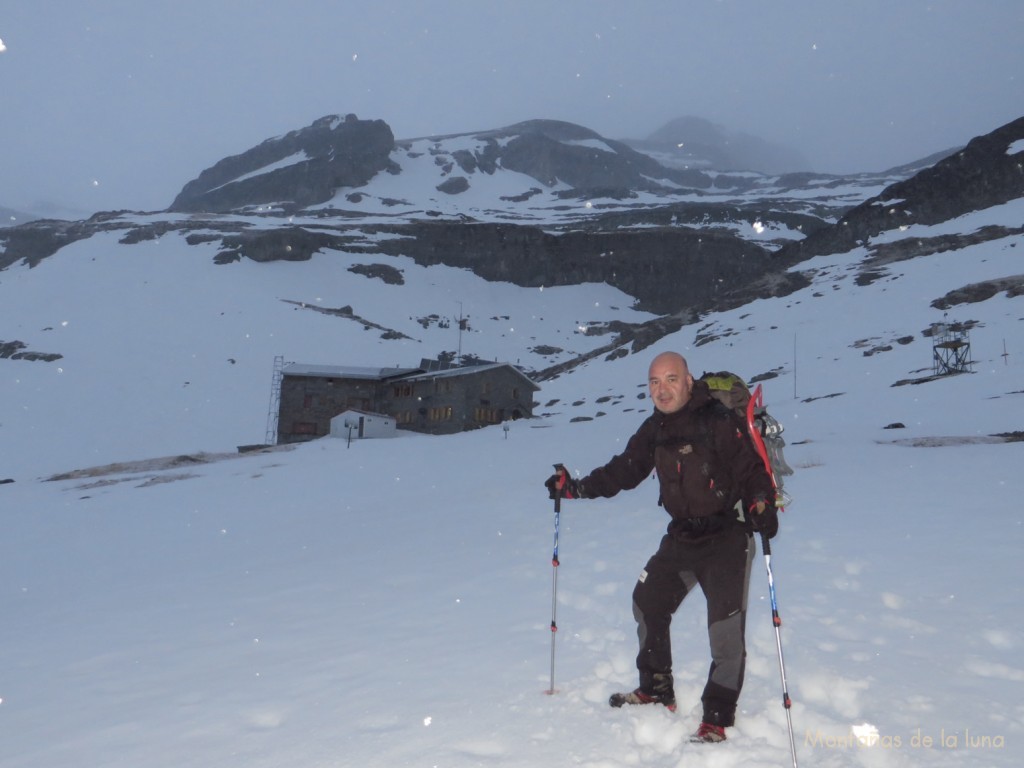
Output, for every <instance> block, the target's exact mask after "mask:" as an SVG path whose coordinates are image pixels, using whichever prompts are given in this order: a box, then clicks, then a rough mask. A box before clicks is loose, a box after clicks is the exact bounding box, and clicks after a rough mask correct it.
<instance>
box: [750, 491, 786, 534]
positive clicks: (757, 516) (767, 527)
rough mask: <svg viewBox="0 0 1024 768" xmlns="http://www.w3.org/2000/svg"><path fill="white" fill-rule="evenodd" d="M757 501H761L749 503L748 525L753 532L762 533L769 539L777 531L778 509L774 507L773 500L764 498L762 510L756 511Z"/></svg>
mask: <svg viewBox="0 0 1024 768" xmlns="http://www.w3.org/2000/svg"><path fill="white" fill-rule="evenodd" d="M759 503H761V502H755V503H754V504H751V505H750V509H749V510H748V511H747V514H748V515H749V516H750V526H751V528H753V529H754V532H755V533H762V534H764V535H765V536H767V537H768V538H769V539H772V538H775V534H777V533H778V532H779V510H777V509H776V508H775V503H774V502H773V501H771V500H770V499H766V500H764V501H763V503H764V511H763V512H758V511H757V507H758V504H759Z"/></svg>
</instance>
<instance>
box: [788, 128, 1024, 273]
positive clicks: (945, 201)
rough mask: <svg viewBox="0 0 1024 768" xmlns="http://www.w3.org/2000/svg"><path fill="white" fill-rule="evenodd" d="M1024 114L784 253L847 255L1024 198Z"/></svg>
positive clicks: (797, 257) (804, 256)
mask: <svg viewBox="0 0 1024 768" xmlns="http://www.w3.org/2000/svg"><path fill="white" fill-rule="evenodd" d="M1022 140H1024V117H1022V118H1018V119H1017V120H1014V121H1013V122H1011V123H1008V124H1006V125H1004V126H1003V127H1001V128H998V129H996V130H995V131H992V133H989V134H986V135H985V136H979V137H977V138H975V139H972V140H971V141H970V142H969V143H968V144H967V146H965V147H964V148H963V149H962V150H960V151H959V152H955V153H953V154H952V155H949V156H948V157H946V158H945V159H943V160H940V161H939V162H938V163H936V164H935V165H933V166H931V167H930V168H926V169H924V170H922V171H921V172H920V173H918V174H916V175H915V176H912V177H911V178H909V179H906V180H905V181H900V182H897V183H896V184H892V185H890V186H889V187H886V189H885V190H884V191H883V192H882V193H881V194H880V195H877V196H875V197H872V198H870V199H868V200H865V201H864V202H863V203H861V204H860V205H858V206H856V207H855V208H852V209H851V210H850V211H848V212H847V213H846V215H845V216H843V217H842V218H841V219H840V220H839V221H838V222H837V223H836V224H835V225H834V226H832V227H828V228H825V229H822V230H819V231H817V232H815V233H813V234H811V235H809V236H808V237H807V238H806V239H804V240H802V241H800V242H799V243H793V244H791V245H789V246H787V247H785V248H783V249H782V251H780V253H779V256H780V257H781V258H784V259H787V260H789V261H790V262H792V263H795V262H798V261H802V260H803V259H807V258H810V257H812V256H820V255H823V254H827V253H845V252H846V251H849V250H851V249H853V248H855V247H857V246H858V245H860V244H862V243H864V242H866V241H867V240H868V239H869V238H871V237H874V236H876V235H878V234H880V233H882V232H886V231H889V230H892V229H896V228H898V227H903V226H909V225H911V224H926V225H927V224H938V223H940V222H943V221H948V220H950V219H954V218H956V217H958V216H962V215H964V214H966V213H970V212H971V211H979V210H983V209H985V208H990V207H992V206H993V205H1000V204H1002V203H1006V202H1008V201H1010V200H1015V199H1017V198H1019V197H1022V196H1024V150H1018V151H1016V152H1011V151H1010V149H1011V147H1012V146H1013V145H1014V144H1015V142H1020V141H1022Z"/></svg>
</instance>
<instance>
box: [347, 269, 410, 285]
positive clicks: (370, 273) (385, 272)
mask: <svg viewBox="0 0 1024 768" xmlns="http://www.w3.org/2000/svg"><path fill="white" fill-rule="evenodd" d="M348 271H349V272H353V273H355V274H357V275H365V276H366V277H376V278H379V279H380V280H383V281H384V282H385V283H387V284H388V285H405V278H404V277H402V270H400V269H395V268H394V267H392V266H391V265H389V264H353V265H352V266H351V267H349V268H348Z"/></svg>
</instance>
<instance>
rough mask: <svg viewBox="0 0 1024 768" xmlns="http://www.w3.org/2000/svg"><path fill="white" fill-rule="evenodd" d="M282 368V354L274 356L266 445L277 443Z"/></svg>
mask: <svg viewBox="0 0 1024 768" xmlns="http://www.w3.org/2000/svg"><path fill="white" fill-rule="evenodd" d="M283 369H284V355H275V356H274V375H273V379H272V380H271V383H270V409H269V410H268V411H267V436H266V438H265V439H264V441H263V442H264V443H265V444H266V445H274V444H276V443H277V414H278V411H279V409H280V405H281V371H282V370H283Z"/></svg>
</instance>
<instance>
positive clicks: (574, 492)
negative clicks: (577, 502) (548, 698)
mask: <svg viewBox="0 0 1024 768" xmlns="http://www.w3.org/2000/svg"><path fill="white" fill-rule="evenodd" d="M558 466H559V467H561V465H560V464H559V465H558ZM544 487H545V488H547V489H548V498H549V499H557V498H563V499H582V498H583V493H582V491H581V489H580V484H579V482H578V481H576V480H573V479H572V478H571V477H569V473H568V472H567V471H566V470H565V468H560V469H559V470H558V471H557V472H556V473H555V474H553V475H552V476H551V477H549V478H548V479H547V480H545V481H544Z"/></svg>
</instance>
